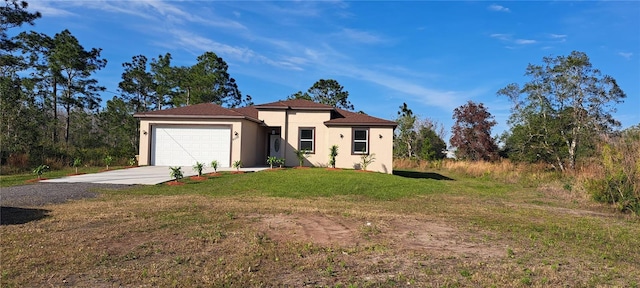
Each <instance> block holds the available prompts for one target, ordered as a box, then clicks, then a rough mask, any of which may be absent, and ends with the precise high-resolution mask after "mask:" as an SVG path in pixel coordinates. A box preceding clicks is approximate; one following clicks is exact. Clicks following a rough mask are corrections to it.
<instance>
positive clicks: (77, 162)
mask: <svg viewBox="0 0 640 288" xmlns="http://www.w3.org/2000/svg"><path fill="white" fill-rule="evenodd" d="M80 165H82V159H80V157H76V158H75V159H73V164H72V166H73V167H74V168H76V174H78V167H80Z"/></svg>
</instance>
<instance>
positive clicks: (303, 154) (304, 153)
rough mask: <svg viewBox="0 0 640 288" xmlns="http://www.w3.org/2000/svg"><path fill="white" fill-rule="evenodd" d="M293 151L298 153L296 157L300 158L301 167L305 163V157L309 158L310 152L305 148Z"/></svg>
mask: <svg viewBox="0 0 640 288" xmlns="http://www.w3.org/2000/svg"><path fill="white" fill-rule="evenodd" d="M293 153H296V157H297V158H298V163H300V167H302V164H304V159H305V158H307V154H308V153H309V152H308V151H307V150H305V149H300V150H295V149H294V150H293Z"/></svg>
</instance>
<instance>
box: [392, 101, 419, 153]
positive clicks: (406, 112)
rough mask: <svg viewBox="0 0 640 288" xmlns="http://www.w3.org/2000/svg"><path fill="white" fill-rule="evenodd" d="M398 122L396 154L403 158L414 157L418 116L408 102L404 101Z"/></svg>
mask: <svg viewBox="0 0 640 288" xmlns="http://www.w3.org/2000/svg"><path fill="white" fill-rule="evenodd" d="M396 122H398V130H397V131H398V133H397V134H396V135H395V139H394V140H395V141H394V142H395V143H394V144H395V145H394V146H395V154H396V156H398V157H401V158H405V157H406V158H412V157H413V156H414V143H415V139H416V131H415V123H416V116H415V115H413V111H411V109H409V107H408V106H407V103H402V106H400V110H399V111H398V118H397V119H396Z"/></svg>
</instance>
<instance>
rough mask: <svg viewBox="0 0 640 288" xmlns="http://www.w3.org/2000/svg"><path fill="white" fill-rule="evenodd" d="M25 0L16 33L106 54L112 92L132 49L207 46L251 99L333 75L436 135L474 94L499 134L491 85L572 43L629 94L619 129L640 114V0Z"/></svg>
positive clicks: (188, 52)
mask: <svg viewBox="0 0 640 288" xmlns="http://www.w3.org/2000/svg"><path fill="white" fill-rule="evenodd" d="M28 2H29V4H30V9H31V10H37V11H40V12H41V13H42V14H43V17H42V18H41V19H39V20H37V21H36V25H35V26H34V27H27V28H26V29H28V30H36V31H38V32H43V33H46V34H49V35H51V36H53V35H54V34H55V33H57V32H60V31H62V30H63V29H69V30H70V31H71V32H72V34H73V35H75V36H76V37H77V38H78V39H79V41H80V43H81V44H82V45H83V46H84V47H85V48H86V49H89V48H93V47H96V48H102V49H103V52H102V56H103V57H104V58H106V59H107V60H108V61H109V63H108V65H107V67H106V68H105V69H103V70H101V71H99V72H98V73H97V74H96V75H95V77H96V78H97V79H98V80H99V81H100V83H101V84H102V85H104V86H106V87H107V90H109V91H112V92H117V88H118V82H119V81H120V75H121V73H122V72H123V70H122V65H121V64H122V63H123V62H129V61H131V57H132V56H135V55H139V54H142V55H145V56H147V57H148V58H156V57H157V56H158V55H160V54H165V53H167V52H169V53H171V54H172V55H173V59H174V60H173V63H174V64H175V65H192V64H194V63H195V61H196V60H195V59H196V57H197V56H199V55H201V54H202V53H204V52H205V51H212V52H215V53H216V54H218V55H219V56H221V57H222V58H224V59H225V61H226V62H227V63H228V64H229V73H230V74H231V76H232V77H234V78H235V79H236V80H237V83H238V86H239V88H240V90H241V91H242V93H243V94H249V95H251V96H252V97H253V100H254V102H255V103H256V104H260V103H267V102H272V101H277V100H280V99H284V98H286V96H287V95H290V94H293V93H295V92H297V91H298V90H302V91H306V90H307V89H308V88H309V87H310V86H311V85H312V84H313V83H314V82H316V81H317V80H319V79H335V80H337V81H338V82H339V83H340V84H342V85H343V86H344V87H345V90H347V91H349V99H350V100H351V102H352V103H353V104H354V105H355V108H356V110H363V111H365V112H367V113H368V114H370V115H372V116H376V117H381V118H386V119H395V118H396V115H397V111H398V110H399V108H398V107H399V106H400V105H402V103H403V102H406V103H407V104H408V105H409V108H411V109H412V110H413V111H414V113H415V114H417V115H419V116H420V117H422V118H424V117H429V118H431V119H433V120H435V121H437V122H439V123H442V124H443V125H444V126H445V128H446V130H447V131H450V128H451V126H452V125H453V120H452V119H451V116H452V111H453V109H454V108H456V107H458V106H460V105H463V104H465V103H466V102H467V101H468V100H472V101H475V102H481V103H484V104H485V105H486V106H487V107H488V109H489V112H490V113H492V114H493V115H494V116H495V118H496V121H498V125H497V126H496V127H495V128H494V132H493V133H494V134H499V133H501V132H502V131H504V130H506V129H507V124H506V120H507V118H508V116H509V114H510V112H509V108H510V103H509V101H508V100H507V99H506V98H501V97H498V96H496V91H497V90H498V89H500V88H502V87H504V86H506V85H507V84H509V83H512V82H517V83H524V82H525V81H527V80H528V79H527V78H525V77H524V76H523V74H524V71H525V68H526V66H527V64H529V63H533V64H540V63H541V61H542V57H545V56H550V55H552V56H559V55H568V54H569V53H571V51H574V50H577V51H582V52H585V53H587V55H588V56H589V57H590V59H591V63H592V64H593V66H594V67H595V68H598V69H600V70H601V71H602V72H603V74H608V75H611V76H613V77H614V78H615V79H616V80H617V81H618V84H619V85H620V86H621V87H622V89H623V90H624V91H625V92H626V94H627V99H626V100H625V103H624V104H622V105H618V106H617V108H618V112H617V113H616V114H615V117H616V118H617V119H618V120H619V121H621V122H622V124H623V127H629V126H631V125H635V124H638V123H640V2H619V1H605V2H592V1H585V2H566V1H555V2H485V1H471V2H432V1H402V2H397V1H367V2H363V1H319V2H315V1H313V2H311V1H273V2H257V1H234V2H220V1H161V0H138V1H33V0H32V1H28ZM112 96H113V94H109V93H106V94H104V95H103V99H104V100H107V99H109V98H110V97H112ZM449 136H450V135H447V137H449ZM446 140H447V141H448V139H446Z"/></svg>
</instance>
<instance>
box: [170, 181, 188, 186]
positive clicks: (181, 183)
mask: <svg viewBox="0 0 640 288" xmlns="http://www.w3.org/2000/svg"><path fill="white" fill-rule="evenodd" d="M167 185H169V186H181V185H184V182H178V181H169V182H167Z"/></svg>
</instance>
